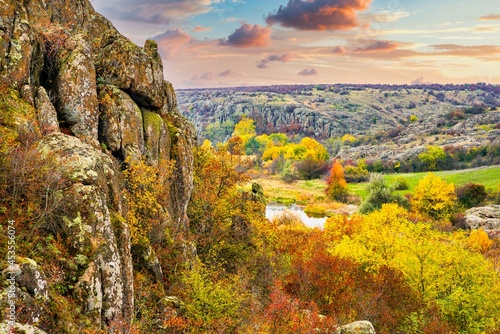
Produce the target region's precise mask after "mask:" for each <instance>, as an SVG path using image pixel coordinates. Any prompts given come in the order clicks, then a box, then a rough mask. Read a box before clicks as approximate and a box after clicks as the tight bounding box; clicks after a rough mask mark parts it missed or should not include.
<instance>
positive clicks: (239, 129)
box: [232, 117, 257, 147]
mask: <svg viewBox="0 0 500 334" xmlns="http://www.w3.org/2000/svg"><path fill="white" fill-rule="evenodd" d="M256 134H257V133H256V132H255V121H254V120H253V119H251V118H247V117H243V118H242V119H241V121H239V122H238V124H236V125H235V126H234V132H233V134H232V137H240V138H241V140H242V141H243V142H242V144H243V147H245V145H246V144H247V142H248V141H249V140H250V138H252V137H255V135H256Z"/></svg>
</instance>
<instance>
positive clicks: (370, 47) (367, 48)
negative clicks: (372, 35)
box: [352, 41, 399, 52]
mask: <svg viewBox="0 0 500 334" xmlns="http://www.w3.org/2000/svg"><path fill="white" fill-rule="evenodd" d="M398 46H399V44H398V43H396V42H391V41H376V42H373V43H370V44H367V45H363V46H359V47H356V48H353V49H352V52H388V51H393V50H396V49H397V48H398Z"/></svg>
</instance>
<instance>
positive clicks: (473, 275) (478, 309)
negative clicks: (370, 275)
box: [326, 204, 500, 333]
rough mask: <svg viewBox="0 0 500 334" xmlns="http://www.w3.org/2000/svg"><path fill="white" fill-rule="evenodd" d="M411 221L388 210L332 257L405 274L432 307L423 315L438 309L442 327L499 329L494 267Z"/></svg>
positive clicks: (463, 241)
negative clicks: (444, 323) (345, 258)
mask: <svg viewBox="0 0 500 334" xmlns="http://www.w3.org/2000/svg"><path fill="white" fill-rule="evenodd" d="M408 218H409V215H408V213H407V212H406V211H405V210H404V209H402V208H400V207H398V206H397V205H395V204H386V205H384V206H383V207H382V209H381V210H380V211H377V212H374V213H372V214H370V215H369V216H368V217H366V219H364V220H363V223H362V224H359V225H356V226H357V228H356V231H355V232H354V233H353V234H351V235H350V236H349V237H347V236H346V237H342V239H341V240H340V242H338V241H333V242H331V243H330V251H331V252H332V254H335V255H338V256H341V257H347V258H350V259H354V260H356V261H359V262H360V264H361V265H362V266H363V267H365V268H366V270H369V271H373V272H378V271H379V270H380V268H382V267H384V266H387V267H389V268H393V269H395V270H398V271H400V272H401V273H402V274H403V275H404V277H405V280H406V281H407V282H408V284H409V285H410V287H411V288H412V290H413V291H414V292H415V293H417V294H418V295H419V298H420V300H421V301H422V302H423V303H424V304H425V305H427V306H426V308H424V309H422V311H424V312H425V311H426V310H427V311H429V310H430V309H432V308H433V307H434V305H435V306H437V308H438V309H439V314H440V315H441V317H442V321H445V322H446V323H448V324H450V325H454V326H457V327H458V329H459V332H460V333H478V332H484V331H487V330H492V329H494V328H496V326H498V323H497V321H498V320H497V319H499V316H500V309H499V308H498V305H500V304H499V302H500V295H498V292H497V291H499V289H500V281H499V277H498V274H497V273H496V272H495V271H494V270H493V268H492V266H491V263H489V262H488V261H487V260H485V259H484V257H483V256H482V255H481V254H478V253H475V252H470V251H469V250H467V248H468V247H470V246H468V245H469V244H470V242H468V241H467V238H465V237H464V236H463V234H448V233H443V232H439V231H436V230H435V229H433V228H432V226H431V225H429V224H427V223H417V224H415V223H413V222H410V221H409V220H408ZM326 232H327V233H328V232H329V231H328V230H327V231H326ZM437 250H439V251H437ZM495 305H496V306H495ZM421 325H422V324H421Z"/></svg>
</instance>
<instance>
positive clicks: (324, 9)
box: [266, 0, 372, 30]
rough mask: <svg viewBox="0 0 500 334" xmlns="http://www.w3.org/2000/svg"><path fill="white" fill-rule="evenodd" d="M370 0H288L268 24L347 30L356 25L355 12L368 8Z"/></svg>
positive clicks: (270, 16) (310, 28) (268, 19)
mask: <svg viewBox="0 0 500 334" xmlns="http://www.w3.org/2000/svg"><path fill="white" fill-rule="evenodd" d="M371 1H372V0H308V1H301V0H289V1H288V4H287V5H286V6H280V8H279V9H278V11H277V12H276V14H270V15H269V16H268V17H267V18H266V22H267V23H268V24H280V25H282V26H283V27H288V28H295V29H299V30H347V29H352V28H355V27H357V26H358V22H357V12H358V11H362V10H365V9H367V8H368V6H369V5H370V3H371Z"/></svg>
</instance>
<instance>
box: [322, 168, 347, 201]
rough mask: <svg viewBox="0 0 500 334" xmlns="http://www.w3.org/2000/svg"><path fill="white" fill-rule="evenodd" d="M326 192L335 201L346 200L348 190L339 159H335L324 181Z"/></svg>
mask: <svg viewBox="0 0 500 334" xmlns="http://www.w3.org/2000/svg"><path fill="white" fill-rule="evenodd" d="M325 192H326V194H327V195H328V197H330V198H331V199H333V200H335V201H339V202H346V201H347V196H348V194H349V191H348V189H347V182H346V180H345V177H344V168H343V167H342V165H341V164H340V161H338V160H335V161H334V162H333V164H332V168H331V170H330V176H329V177H328V180H327V181H326V189H325Z"/></svg>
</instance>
